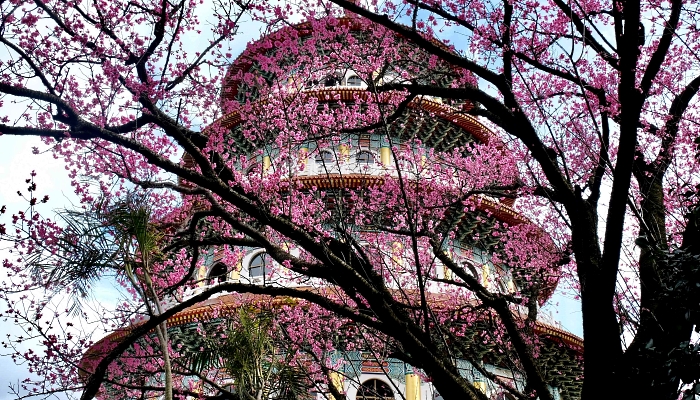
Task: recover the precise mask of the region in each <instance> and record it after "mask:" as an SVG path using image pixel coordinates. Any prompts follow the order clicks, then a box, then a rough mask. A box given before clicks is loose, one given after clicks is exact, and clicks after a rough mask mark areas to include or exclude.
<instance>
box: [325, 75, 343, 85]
mask: <svg viewBox="0 0 700 400" xmlns="http://www.w3.org/2000/svg"><path fill="white" fill-rule="evenodd" d="M338 85H340V78H339V77H338V76H336V75H329V76H327V77H326V79H324V81H323V86H326V87H329V86H338Z"/></svg>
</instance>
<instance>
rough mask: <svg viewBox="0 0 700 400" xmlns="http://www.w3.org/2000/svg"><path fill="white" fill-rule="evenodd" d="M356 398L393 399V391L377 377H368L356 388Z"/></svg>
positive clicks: (371, 399) (364, 399)
mask: <svg viewBox="0 0 700 400" xmlns="http://www.w3.org/2000/svg"><path fill="white" fill-rule="evenodd" d="M356 399H357V400H394V391H393V390H391V387H390V386H389V385H388V384H387V383H386V382H383V381H380V380H379V379H370V380H368V381H365V383H363V384H362V386H360V388H359V389H357V397H356Z"/></svg>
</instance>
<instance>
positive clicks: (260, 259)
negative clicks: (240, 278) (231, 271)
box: [248, 252, 271, 283]
mask: <svg viewBox="0 0 700 400" xmlns="http://www.w3.org/2000/svg"><path fill="white" fill-rule="evenodd" d="M269 257H270V256H268V255H267V253H264V252H263V253H259V254H257V255H256V256H255V257H253V259H252V260H250V264H249V265H248V276H249V277H250V279H251V280H258V279H262V281H263V283H265V277H266V276H267V275H268V272H269V271H268V268H269V266H270V264H271V261H270V259H269Z"/></svg>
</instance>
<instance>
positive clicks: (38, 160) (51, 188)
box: [0, 24, 581, 400]
mask: <svg viewBox="0 0 700 400" xmlns="http://www.w3.org/2000/svg"><path fill="white" fill-rule="evenodd" d="M241 33H242V37H241V38H240V40H238V41H237V42H236V45H235V52H236V53H240V51H241V50H242V49H243V47H244V46H245V44H246V43H247V42H248V41H249V40H250V39H251V38H254V37H257V36H258V35H259V26H255V25H251V24H247V25H243V27H242V28H241ZM188 45H189V46H191V47H192V48H195V47H197V46H199V45H201V43H200V41H199V40H197V38H192V39H191V41H190V42H189V43H188ZM6 106H7V105H6ZM33 147H39V148H41V149H44V148H46V146H45V145H42V144H41V143H40V140H39V139H38V138H22V137H12V136H7V135H5V136H2V137H0V206H2V205H5V206H7V209H8V213H13V212H16V211H17V210H24V208H25V207H26V203H25V202H24V201H23V199H21V198H20V197H19V196H18V195H17V191H18V190H22V191H24V190H25V189H26V184H25V179H27V178H29V175H30V173H31V172H32V171H35V172H36V177H35V182H36V184H37V192H38V195H39V196H43V195H45V194H47V195H49V197H50V202H49V205H50V206H51V208H52V209H66V208H71V207H72V206H74V205H77V204H78V201H77V198H76V196H75V194H74V193H73V191H72V188H71V186H70V179H69V178H68V176H67V171H66V169H65V167H64V164H63V163H62V162H61V161H60V160H56V159H54V158H53V156H52V154H51V153H50V152H47V153H42V154H33V152H32V148H33ZM2 222H5V223H6V222H7V220H6V218H4V219H3V220H2V221H0V223H2ZM3 246H4V245H0V259H4V258H5V257H6V256H7V254H8V253H7V251H6V250H5V249H3ZM4 274H5V271H2V270H0V280H3V279H6V278H7V276H6V275H4ZM96 290H98V291H100V293H99V295H100V296H99V297H103V298H104V299H108V298H109V297H110V296H112V297H116V296H117V292H116V290H114V289H113V288H111V287H110V285H108V284H105V285H98V286H97V289H96ZM544 311H545V312H547V313H552V316H553V318H554V319H555V320H558V321H560V322H561V325H562V327H563V328H564V329H566V330H569V331H571V332H572V333H574V334H577V335H579V336H580V335H581V322H580V315H581V314H580V304H579V302H578V301H577V300H575V299H573V298H572V296H571V295H565V294H563V293H561V291H558V292H557V293H556V294H555V296H554V297H553V299H552V300H551V301H550V304H548V305H547V306H546V307H545V310H544ZM14 332H17V330H16V328H15V326H14V325H13V324H12V323H11V321H10V322H6V321H2V320H0V341H1V340H2V339H4V338H5V337H6V335H7V334H12V333H14ZM3 350H4V349H2V348H0V372H1V374H0V400H10V399H14V398H15V396H13V395H11V394H9V393H8V392H9V389H8V386H9V385H10V384H15V385H16V383H17V382H18V381H20V380H22V379H24V378H26V377H28V376H30V375H29V373H28V371H27V369H26V367H25V366H22V365H19V366H17V365H14V363H13V362H12V360H11V359H10V358H9V357H7V353H5V352H3Z"/></svg>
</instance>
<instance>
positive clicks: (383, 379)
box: [86, 16, 583, 400]
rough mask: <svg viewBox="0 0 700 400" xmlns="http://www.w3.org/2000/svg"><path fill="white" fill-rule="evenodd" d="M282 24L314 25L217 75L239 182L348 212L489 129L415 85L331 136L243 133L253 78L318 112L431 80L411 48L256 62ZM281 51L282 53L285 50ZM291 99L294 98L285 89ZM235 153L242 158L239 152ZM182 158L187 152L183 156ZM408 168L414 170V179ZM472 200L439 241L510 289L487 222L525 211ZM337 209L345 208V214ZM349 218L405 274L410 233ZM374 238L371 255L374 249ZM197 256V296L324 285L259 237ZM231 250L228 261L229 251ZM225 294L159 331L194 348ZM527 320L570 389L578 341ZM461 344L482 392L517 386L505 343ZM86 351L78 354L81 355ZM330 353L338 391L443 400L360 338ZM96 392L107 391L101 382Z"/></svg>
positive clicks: (433, 288) (551, 375)
mask: <svg viewBox="0 0 700 400" xmlns="http://www.w3.org/2000/svg"><path fill="white" fill-rule="evenodd" d="M333 24H334V26H338V27H339V29H341V28H342V29H344V30H345V31H347V32H350V34H351V35H352V36H353V37H355V38H356V39H357V40H358V41H361V40H367V41H369V40H375V39H376V38H373V37H372V38H369V39H368V38H367V37H368V36H371V35H370V34H369V33H368V32H366V31H365V30H366V25H365V24H360V23H357V20H356V17H352V16H345V17H342V18H337V19H334V21H333ZM291 30H293V31H294V32H295V33H294V36H295V37H297V38H298V40H306V39H305V38H307V37H312V36H314V25H313V24H311V23H303V24H300V25H297V26H293V27H286V28H282V30H281V31H278V32H275V33H271V34H269V35H267V36H265V37H263V38H261V39H259V40H258V41H257V42H255V43H253V44H252V45H251V46H249V50H247V51H246V52H244V54H242V55H241V56H239V57H238V58H237V59H236V60H235V61H234V62H233V64H232V66H231V67H230V70H229V72H228V74H227V75H226V76H227V78H226V81H225V82H224V84H223V89H222V95H221V97H222V107H223V108H224V109H225V110H227V109H232V110H233V111H231V112H228V113H225V115H224V116H223V117H222V118H221V119H220V120H219V121H217V123H216V129H219V130H221V129H222V128H223V130H224V132H225V133H224V134H223V138H224V139H225V141H226V143H227V145H229V146H231V147H232V148H235V149H236V157H238V158H237V161H236V163H235V168H236V169H237V171H238V173H240V176H241V179H242V180H245V181H246V182H250V184H251V185H258V184H260V183H259V182H261V181H264V180H265V177H266V176H267V175H273V174H276V175H275V179H278V180H279V181H280V182H292V183H293V185H292V184H290V186H292V187H293V189H294V190H296V191H297V192H298V193H301V195H304V196H306V195H308V194H309V193H319V196H320V195H323V196H326V199H325V200H324V201H325V202H326V203H327V204H328V209H329V210H330V211H329V215H330V214H333V212H340V211H333V210H342V211H343V212H347V213H349V214H348V215H350V214H351V211H347V210H348V209H350V208H352V207H354V205H355V204H358V203H360V202H361V201H362V199H360V198H357V196H356V195H354V194H353V193H355V192H357V191H360V190H362V189H363V188H371V189H372V190H379V189H377V188H379V187H381V185H383V184H384V183H385V182H387V181H388V180H391V179H404V180H405V181H409V182H410V181H411V179H412V178H411V176H414V175H415V176H416V177H418V176H419V175H421V174H428V175H429V176H430V174H429V172H430V169H431V168H432V166H431V163H436V162H437V161H436V160H437V158H438V157H439V156H437V155H438V154H449V153H450V152H453V151H456V149H462V148H468V147H469V146H471V145H474V144H480V143H489V142H490V141H491V142H493V141H498V140H499V139H498V137H497V135H496V134H495V133H494V132H492V131H490V130H489V129H488V128H487V127H486V126H485V125H484V124H482V123H481V122H480V121H479V120H478V119H477V118H476V117H473V116H470V115H469V113H468V112H467V111H469V110H470V109H471V108H472V107H477V106H478V105H477V104H474V103H472V102H470V101H468V99H465V100H463V101H454V100H447V99H442V98H439V97H430V96H422V97H416V98H414V99H413V100H412V101H410V102H409V103H407V104H399V105H398V106H397V102H392V99H389V98H387V99H385V100H382V101H383V102H385V103H387V104H389V103H390V104H393V106H394V107H405V111H404V112H403V113H402V114H400V115H398V116H397V117H396V118H392V119H390V120H387V121H386V123H385V125H384V126H383V127H382V129H369V130H367V131H364V132H363V131H357V132H355V131H352V129H347V130H345V131H343V132H344V133H342V134H339V135H338V137H335V138H332V139H328V138H325V137H323V138H322V137H321V136H322V135H319V137H313V136H311V135H309V136H306V137H300V138H299V139H298V140H297V141H296V142H295V143H293V144H291V145H290V148H289V149H285V150H284V151H282V150H281V147H282V144H280V143H279V141H276V140H275V137H272V136H271V137H270V138H265V137H262V136H261V135H260V134H251V133H250V131H249V129H248V128H246V123H248V124H250V123H251V122H250V118H248V117H247V116H246V115H242V114H241V113H242V112H243V111H242V110H255V105H254V104H255V102H260V103H261V104H262V103H265V102H266V101H267V102H269V100H267V99H266V98H265V97H264V92H263V91H261V90H259V89H258V88H256V87H255V84H254V82H262V84H265V83H267V84H268V85H269V86H271V87H276V89H272V91H271V92H274V91H275V90H276V92H274V93H279V92H280V91H284V90H287V89H285V87H293V88H294V93H295V95H296V96H297V97H303V98H307V99H313V102H314V104H316V108H317V109H321V108H324V107H326V108H325V109H326V110H330V111H328V112H333V110H335V109H342V108H343V107H352V106H355V105H356V104H357V103H360V102H361V101H362V100H363V99H366V98H367V97H368V96H371V95H372V90H374V88H376V87H377V86H378V85H381V84H386V83H391V82H404V81H411V79H413V78H415V80H413V81H414V82H418V81H419V80H423V81H426V82H427V81H428V80H429V79H430V77H429V76H427V75H426V76H420V77H416V76H417V75H420V73H421V72H420V71H419V70H417V69H416V66H415V65H418V64H419V63H418V62H417V61H416V59H417V57H418V58H419V56H417V55H412V57H413V58H410V57H407V61H402V62H404V64H400V63H398V62H397V65H394V68H390V69H387V70H384V71H381V72H379V73H374V74H367V72H366V71H361V70H360V68H359V67H356V66H355V65H353V64H352V63H346V64H343V65H341V64H342V63H337V64H334V65H329V66H328V67H327V68H325V69H324V68H323V65H325V64H324V63H323V62H319V63H318V65H320V67H318V68H316V71H317V75H315V76H312V75H308V74H307V75H306V78H305V80H304V81H303V82H301V81H300V79H301V78H300V75H298V74H295V73H294V71H295V70H293V69H290V71H293V72H290V73H289V74H288V75H287V76H279V75H274V74H273V73H271V72H270V71H269V70H267V69H266V68H265V66H264V65H262V64H261V62H260V59H259V58H257V56H258V55H259V54H260V53H261V52H263V51H270V50H269V49H270V48H269V47H268V46H265V45H264V43H265V42H266V41H271V42H273V43H274V42H275V41H281V40H282V39H281V38H282V37H284V36H285V34H288V31H291ZM393 40H394V41H393V43H396V40H399V43H400V39H396V38H393ZM405 46H406V49H407V50H405V51H407V52H409V53H410V46H409V45H408V44H405ZM322 55H325V53H324V52H323V51H319V54H318V57H322ZM290 57H292V58H293V56H290ZM427 58H429V57H426V60H427ZM313 62H314V60H310V61H308V63H307V64H313ZM426 62H427V61H426ZM290 64H293V61H290ZM326 64H328V63H326ZM414 64H415V65H414ZM305 65H306V64H305ZM443 70H444V71H443V72H444V76H450V69H449V67H444V68H443ZM413 71H419V72H413ZM256 79H257V80H256ZM440 79H443V76H442V75H441V76H438V77H436V78H435V80H436V81H438V82H439V81H440ZM448 84H449V83H448ZM285 85H287V86H285ZM289 92H290V93H291V92H292V90H291V89H290V91H289ZM259 93H263V94H259ZM387 96H390V95H387ZM290 101H299V100H298V98H295V99H294V100H290ZM232 104H233V105H239V104H246V105H247V107H232ZM371 106H372V105H368V106H367V107H368V108H369V107H371ZM379 108H381V107H379ZM312 122H313V121H312ZM256 123H260V122H259V121H258V122H256ZM310 123H311V122H310ZM242 154H243V155H245V157H241V155H242ZM411 155H413V156H411ZM185 162H187V156H186V157H185ZM282 164H284V166H282ZM425 171H428V172H425ZM415 179H416V181H417V180H418V178H415ZM431 179H432V178H431ZM440 184H443V185H447V184H450V182H442V183H441V182H440V181H438V180H437V178H436V179H433V180H432V181H430V182H429V183H428V184H426V185H427V186H426V188H427V189H426V190H435V189H434V187H437V186H438V185H440ZM431 185H432V186H431ZM280 190H290V191H291V190H292V189H289V188H282V186H280ZM291 197H292V196H291V195H290V198H291ZM290 201H291V200H290ZM474 204H475V205H474V207H473V211H472V212H469V213H465V212H460V213H456V214H458V215H455V216H454V220H456V221H457V222H455V223H454V227H452V228H451V229H452V230H451V233H452V234H451V235H450V237H449V240H446V244H445V248H446V249H447V251H449V253H450V254H451V255H452V257H454V258H455V259H459V260H462V261H461V262H462V265H464V266H465V268H466V269H468V272H469V274H471V275H472V276H474V277H476V278H477V279H478V280H479V282H480V283H481V284H482V285H483V286H484V287H486V288H487V289H489V290H491V291H494V292H500V293H516V292H517V291H518V290H519V286H520V284H521V283H522V282H521V281H520V280H519V279H521V278H520V275H519V274H518V272H517V271H515V270H514V269H513V268H511V266H508V265H505V264H504V263H499V262H498V261H496V262H494V261H493V257H492V253H493V251H494V250H493V249H494V248H496V247H497V245H498V241H499V236H498V235H493V234H492V233H493V231H494V230H498V229H503V228H502V227H504V226H515V225H518V224H520V223H523V222H524V221H525V219H524V218H523V217H521V216H520V215H519V214H518V213H517V212H516V211H515V210H514V209H513V199H508V198H500V199H499V198H495V197H489V196H486V195H482V196H481V197H480V198H479V199H478V201H477V202H475V203H474ZM344 215H345V214H344ZM382 215H384V217H385V218H387V219H388V220H390V219H391V218H392V216H391V215H386V213H384V214H382ZM347 219H351V218H350V217H347ZM356 221H357V218H354V217H353V218H352V221H351V222H348V225H349V226H350V228H347V229H349V230H351V231H352V232H353V235H354V236H353V237H354V238H355V240H356V241H357V242H358V243H359V244H360V245H362V246H364V247H365V248H366V249H369V250H368V252H370V253H371V252H373V251H374V252H375V253H377V254H378V255H377V258H378V259H381V263H383V264H384V265H386V266H387V268H388V269H391V268H394V272H396V271H398V272H396V276H390V274H389V273H387V276H390V278H388V279H387V287H389V288H390V289H392V290H400V289H401V288H402V285H401V282H404V281H406V280H407V279H408V278H411V271H412V269H411V268H410V263H411V262H412V261H411V257H406V256H405V255H404V254H406V253H407V247H408V246H409V245H410V243H409V242H406V241H402V240H395V241H392V242H390V243H386V242H381V241H382V240H387V239H386V237H388V236H387V235H385V234H384V233H381V232H377V230H376V229H369V228H365V227H363V226H361V225H360V224H358V223H357V222H356ZM373 223H376V222H373ZM435 229H436V230H438V229H441V227H440V226H436V227H435ZM380 242H381V243H380ZM288 247H289V251H290V253H292V254H295V255H299V254H300V250H298V249H296V248H295V247H294V244H293V243H290V244H289V245H288ZM380 247H381V249H382V250H381V254H379V253H380ZM232 254H233V255H232ZM204 258H205V262H204V263H203V264H202V266H201V267H200V269H199V270H198V271H197V273H196V274H195V275H196V276H193V277H192V279H193V282H196V284H194V285H193V287H192V288H190V289H188V291H187V293H186V296H193V295H196V294H197V293H201V292H202V291H203V290H205V289H206V288H209V287H212V286H214V285H219V284H221V283H222V282H241V283H247V284H255V285H269V286H278V287H295V288H301V289H308V290H322V288H323V285H324V282H323V281H322V280H318V279H310V278H307V277H304V276H302V275H299V274H294V273H290V272H289V271H287V270H285V268H283V267H282V266H280V265H279V264H277V263H276V262H274V261H273V259H272V257H271V256H270V255H269V254H267V253H266V251H265V249H263V248H256V247H239V248H236V249H227V250H226V251H224V249H222V248H218V247H211V248H209V249H207V252H206V255H205V257H204ZM232 259H233V260H234V261H231V260H232ZM431 262H432V263H433V264H434V265H433V267H431V268H432V269H431V271H433V272H431V273H433V274H434V275H433V276H434V278H435V281H434V282H431V283H429V284H428V285H427V290H428V292H429V301H434V302H435V303H436V304H438V303H440V301H441V299H442V298H443V297H444V296H446V295H445V293H444V290H443V287H444V285H443V283H441V281H446V280H450V279H452V278H453V276H452V272H451V271H450V270H449V269H448V268H445V267H444V266H443V265H442V264H441V263H440V262H439V261H436V260H432V261H431ZM392 266H393V267H392ZM441 285H442V286H441ZM553 290H554V287H547V288H546V289H544V290H542V291H541V292H540V293H539V294H538V296H539V297H540V298H539V299H538V301H539V303H540V304H542V303H543V302H544V301H546V300H547V299H548V298H549V297H550V296H551V295H552V292H553ZM229 299H234V296H233V295H230V294H221V295H218V296H217V297H215V298H211V299H209V300H207V301H205V302H203V303H201V304H199V305H197V306H195V307H192V308H190V309H188V310H185V311H183V312H180V313H178V314H176V315H175V316H173V317H172V318H170V319H169V320H168V331H169V333H170V336H171V338H172V340H173V342H174V343H177V344H178V345H179V346H181V347H182V348H186V349H190V350H189V351H193V352H196V351H197V347H198V344H197V342H196V340H194V339H191V338H193V337H196V336H197V335H196V333H195V331H196V330H197V329H200V328H198V327H200V326H201V324H202V322H203V321H204V322H206V321H207V320H208V319H211V320H212V321H213V320H215V319H220V320H223V319H225V316H226V312H229V313H235V309H236V307H238V305H239V304H240V297H236V299H237V300H236V301H235V305H234V303H233V300H231V301H232V303H231V304H232V306H231V307H230V308H227V307H226V302H227V301H229ZM179 300H182V299H179ZM172 301H173V302H175V301H176V300H175V299H173V300H172ZM214 306H216V307H218V308H219V309H221V310H224V311H221V312H219V313H217V315H216V316H215V317H212V314H211V312H210V310H211V309H212V307H214ZM225 310H228V311H225ZM545 317H546V316H545ZM209 322H211V321H209ZM140 323H142V321H134V325H133V326H137V325H138V324H140ZM133 326H132V327H129V328H127V329H126V331H128V330H129V329H132V328H133ZM480 329H484V328H483V326H481V325H479V324H475V325H474V326H471V327H466V328H465V329H464V331H463V332H462V335H463V337H466V338H478V337H480V336H479V335H480V333H479V332H480ZM535 331H536V333H537V335H538V336H539V338H540V340H541V344H540V356H539V360H540V362H541V363H542V370H543V371H544V373H545V375H546V377H545V379H546V381H547V383H548V384H549V385H550V387H551V388H552V393H553V394H554V396H555V397H554V398H555V399H556V400H559V399H561V400H568V399H577V398H579V397H580V386H581V381H580V376H581V374H582V369H581V361H580V356H581V354H582V351H583V342H582V340H581V339H580V338H578V337H576V336H575V335H573V334H571V333H569V332H566V331H565V330H563V329H562V328H561V327H560V326H558V325H557V324H556V323H555V322H554V321H552V320H551V319H550V320H544V319H541V320H538V323H537V325H536V328H535ZM123 335H124V331H118V332H115V333H113V334H111V335H109V336H107V337H105V338H104V339H102V341H101V342H102V343H104V342H118V340H119V338H120V337H123ZM469 349H470V351H472V352H473V354H476V355H477V356H478V357H479V362H478V365H475V364H474V363H473V362H469V361H467V360H458V361H457V368H458V369H459V371H460V373H461V374H462V375H463V376H464V377H466V378H467V379H468V380H469V381H470V382H472V383H473V384H474V386H476V387H477V388H479V389H480V390H482V391H483V392H484V393H485V394H486V396H487V397H488V398H490V399H494V400H505V399H514V398H515V397H513V395H512V394H509V393H508V392H507V391H504V390H503V389H502V388H501V387H500V386H499V385H496V384H495V383H494V382H493V379H492V377H493V376H497V377H499V378H500V379H501V381H502V382H506V383H508V384H510V385H511V386H512V387H514V388H516V389H518V390H523V389H524V385H525V383H524V382H523V377H522V375H521V374H519V373H518V372H517V370H515V369H514V368H513V366H512V365H511V364H509V363H508V361H507V354H503V353H501V352H499V351H497V346H496V345H495V344H492V343H488V342H486V343H484V342H479V341H475V342H474V343H472V344H470V345H469ZM88 356H89V354H88V355H86V357H88ZM330 357H332V358H334V359H336V360H337V361H338V362H337V363H336V365H338V366H339V367H338V369H337V371H334V372H332V373H331V374H330V376H331V381H332V382H331V384H332V385H334V386H335V387H336V389H338V390H339V391H340V392H343V393H345V395H346V396H347V399H348V400H361V399H364V400H393V399H396V400H399V399H406V400H437V399H442V396H441V395H440V393H438V392H437V391H436V390H435V388H434V387H433V385H432V384H431V383H430V382H428V381H426V379H425V377H424V375H423V374H422V373H421V371H418V370H414V369H413V368H412V367H411V366H410V365H409V364H406V363H404V362H402V361H400V360H398V359H396V358H393V357H391V355H381V354H377V353H376V352H373V351H371V349H368V348H361V347H360V348H352V349H339V350H337V351H335V352H334V353H333V354H331V355H330ZM309 396H311V397H315V398H316V399H317V400H322V399H327V398H329V396H331V395H330V394H328V392H327V391H325V392H324V391H317V392H310V394H309ZM103 397H104V398H109V397H110V396H109V394H108V393H106V392H105V394H104V396H103ZM270 398H274V395H273V394H270Z"/></svg>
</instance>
